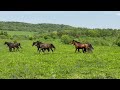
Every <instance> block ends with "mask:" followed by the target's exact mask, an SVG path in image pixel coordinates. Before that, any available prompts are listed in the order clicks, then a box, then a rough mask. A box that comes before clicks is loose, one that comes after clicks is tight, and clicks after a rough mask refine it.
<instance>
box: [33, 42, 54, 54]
mask: <svg viewBox="0 0 120 90" xmlns="http://www.w3.org/2000/svg"><path fill="white" fill-rule="evenodd" d="M34 45H35V46H37V48H38V51H39V53H40V51H41V50H42V51H43V52H44V51H45V50H48V52H49V51H50V50H51V51H52V52H53V49H52V48H54V50H55V46H54V45H53V44H47V43H42V42H39V41H37V42H33V45H32V46H34ZM40 48H41V50H40Z"/></svg>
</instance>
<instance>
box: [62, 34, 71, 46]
mask: <svg viewBox="0 0 120 90" xmlns="http://www.w3.org/2000/svg"><path fill="white" fill-rule="evenodd" d="M61 41H62V43H64V44H69V43H70V41H72V38H71V37H70V36H68V35H62V37H61Z"/></svg>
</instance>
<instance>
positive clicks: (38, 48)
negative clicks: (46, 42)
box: [32, 41, 46, 51]
mask: <svg viewBox="0 0 120 90" xmlns="http://www.w3.org/2000/svg"><path fill="white" fill-rule="evenodd" d="M39 43H42V42H39V41H36V42H33V44H32V46H34V45H35V46H36V47H37V51H39V50H40V48H41V47H40V45H39ZM41 50H42V51H44V50H46V49H41Z"/></svg>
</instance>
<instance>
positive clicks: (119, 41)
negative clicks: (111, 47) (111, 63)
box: [115, 37, 120, 47]
mask: <svg viewBox="0 0 120 90" xmlns="http://www.w3.org/2000/svg"><path fill="white" fill-rule="evenodd" d="M115 44H116V45H118V46H119V47H120V37H118V39H117V40H116V42H115Z"/></svg>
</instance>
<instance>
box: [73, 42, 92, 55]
mask: <svg viewBox="0 0 120 90" xmlns="http://www.w3.org/2000/svg"><path fill="white" fill-rule="evenodd" d="M71 44H73V45H75V48H76V50H75V52H76V51H77V50H78V52H79V49H82V51H83V53H84V52H86V51H92V49H94V48H93V47H92V45H91V44H82V43H80V42H78V41H75V40H73V41H72V42H71Z"/></svg>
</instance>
